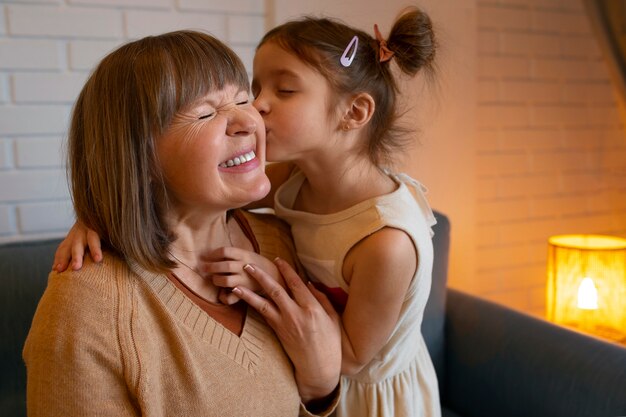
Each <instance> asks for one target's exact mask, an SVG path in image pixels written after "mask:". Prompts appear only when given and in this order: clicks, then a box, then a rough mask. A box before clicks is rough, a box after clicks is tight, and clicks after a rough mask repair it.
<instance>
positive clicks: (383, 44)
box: [374, 24, 394, 62]
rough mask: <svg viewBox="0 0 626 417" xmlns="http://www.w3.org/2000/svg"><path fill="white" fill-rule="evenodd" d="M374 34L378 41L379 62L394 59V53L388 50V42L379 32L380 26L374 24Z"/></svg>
mask: <svg viewBox="0 0 626 417" xmlns="http://www.w3.org/2000/svg"><path fill="white" fill-rule="evenodd" d="M374 34H375V35H376V40H377V41H378V62H387V61H389V60H390V59H391V58H393V55H394V52H393V51H392V50H391V49H389V48H387V41H386V40H384V39H383V35H381V34H380V30H378V25H377V24H374Z"/></svg>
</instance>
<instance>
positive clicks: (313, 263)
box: [274, 172, 441, 417]
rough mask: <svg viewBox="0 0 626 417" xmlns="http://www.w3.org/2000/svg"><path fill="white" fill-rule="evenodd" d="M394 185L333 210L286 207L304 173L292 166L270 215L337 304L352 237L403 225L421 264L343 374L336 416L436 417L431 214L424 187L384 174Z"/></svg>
mask: <svg viewBox="0 0 626 417" xmlns="http://www.w3.org/2000/svg"><path fill="white" fill-rule="evenodd" d="M389 176H390V177H391V178H392V179H393V180H394V181H395V182H396V183H397V184H398V187H397V189H396V190H395V191H393V192H391V193H390V194H386V195H383V196H380V197H376V198H373V199H370V200H367V201H363V202H361V203H359V204H357V205H355V206H353V207H350V208H348V209H346V210H343V211H341V212H338V213H332V214H325V215H319V214H311V213H306V212H302V211H296V210H292V209H291V207H293V205H294V202H295V200H296V197H297V195H298V192H299V190H300V188H301V186H302V184H303V182H304V180H305V177H304V175H303V174H302V172H296V173H295V174H294V175H293V176H292V177H291V178H290V179H289V180H288V181H287V182H285V183H284V184H283V185H282V186H281V187H280V188H279V189H278V190H277V192H276V196H275V203H274V208H275V211H276V214H277V215H278V216H279V217H280V218H282V219H283V220H285V221H286V222H287V223H289V224H290V225H291V232H292V234H293V238H294V241H295V245H296V251H297V254H298V258H299V259H300V261H301V262H302V264H303V265H304V267H305V269H306V270H307V273H308V274H309V278H310V279H311V280H312V281H314V282H316V285H320V284H321V287H323V289H324V290H325V292H326V293H327V294H328V295H329V297H330V298H331V301H333V304H335V305H336V307H338V308H339V309H340V310H341V307H342V304H344V305H345V299H346V298H347V294H349V292H350V287H349V285H348V284H347V283H346V282H345V281H344V279H343V277H342V266H343V261H344V258H345V256H346V254H347V253H348V251H349V250H350V248H352V247H353V246H354V245H355V244H356V243H357V242H359V241H360V240H362V239H363V238H365V237H366V236H368V235H370V234H372V233H374V232H376V231H377V230H380V229H381V228H383V227H392V228H396V229H400V230H403V231H405V232H406V233H407V234H408V235H409V236H410V237H411V239H412V240H413V243H414V245H415V247H416V248H417V251H418V254H419V258H418V259H419V266H418V268H417V271H416V273H415V276H414V277H413V280H412V281H411V284H410V286H409V289H408V291H407V294H406V297H405V300H404V302H403V305H402V309H401V312H400V317H399V319H398V323H397V324H396V327H395V328H394V330H393V332H392V334H391V336H390V338H389V340H388V342H387V343H386V344H385V345H384V347H383V348H382V349H381V351H380V352H379V353H378V354H377V355H376V356H375V357H374V359H373V360H372V361H371V362H370V363H369V364H367V365H366V366H365V367H364V368H363V369H362V370H361V371H360V372H359V373H358V374H357V375H355V376H352V377H345V376H344V377H342V379H343V381H342V383H343V384H342V385H343V388H342V389H343V391H342V397H341V400H340V404H339V407H338V408H337V416H338V417H374V416H376V417H419V416H428V417H439V416H441V409H440V405H439V390H438V386H437V376H436V374H435V369H434V367H433V364H432V361H431V358H430V355H429V354H428V350H427V348H426V344H425V342H424V338H423V337H422V333H421V323H422V317H423V313H424V307H425V305H426V301H427V299H428V295H429V293H430V286H431V275H432V264H433V247H432V241H431V238H432V233H433V232H432V229H431V226H433V225H434V224H435V223H436V221H435V217H434V215H433V213H432V211H431V209H430V207H429V205H428V202H427V200H426V198H425V196H424V192H425V188H424V187H423V186H422V185H421V184H419V183H418V182H417V181H415V180H413V179H412V178H410V177H409V176H407V175H404V174H389Z"/></svg>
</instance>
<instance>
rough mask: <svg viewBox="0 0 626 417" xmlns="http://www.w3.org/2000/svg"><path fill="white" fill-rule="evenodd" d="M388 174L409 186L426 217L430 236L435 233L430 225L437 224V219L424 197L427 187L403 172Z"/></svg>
mask: <svg viewBox="0 0 626 417" xmlns="http://www.w3.org/2000/svg"><path fill="white" fill-rule="evenodd" d="M387 174H388V175H390V176H391V177H393V178H395V179H396V181H398V182H400V183H404V184H406V185H407V186H409V187H410V188H412V189H413V196H414V197H415V201H417V204H418V205H419V207H420V210H421V211H422V214H423V215H424V218H425V219H426V224H427V225H428V227H429V228H430V237H433V236H434V235H435V232H434V231H433V229H432V227H433V226H434V225H435V224H437V219H436V218H435V215H434V214H433V210H432V209H431V208H430V204H428V199H427V198H426V194H427V193H428V188H426V187H425V186H424V185H423V184H422V183H420V182H419V181H417V180H416V179H414V178H413V177H411V176H409V175H407V174H404V173H398V174H396V173H391V172H387Z"/></svg>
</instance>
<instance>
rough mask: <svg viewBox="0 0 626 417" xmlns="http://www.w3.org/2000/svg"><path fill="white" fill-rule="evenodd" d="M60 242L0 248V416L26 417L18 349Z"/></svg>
mask: <svg viewBox="0 0 626 417" xmlns="http://www.w3.org/2000/svg"><path fill="white" fill-rule="evenodd" d="M59 242H60V240H58V239H57V240H46V241H34V242H20V243H9V244H3V245H0V309H1V310H0V341H1V342H0V387H1V388H0V410H1V412H0V414H2V415H6V416H16V417H20V416H25V415H26V369H25V367H24V362H23V361H22V348H23V346H24V341H25V340H26V335H27V334H28V331H29V329H30V325H31V323H32V320H33V316H34V314H35V309H36V308H37V303H39V299H40V298H41V296H42V294H43V292H44V290H45V289H46V285H47V282H48V274H49V272H50V270H51V269H52V261H53V259H54V252H55V250H56V247H57V246H58V245H59Z"/></svg>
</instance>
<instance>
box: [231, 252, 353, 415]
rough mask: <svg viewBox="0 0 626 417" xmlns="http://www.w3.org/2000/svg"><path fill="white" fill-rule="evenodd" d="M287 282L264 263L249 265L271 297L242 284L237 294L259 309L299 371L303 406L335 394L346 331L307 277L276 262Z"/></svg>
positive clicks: (248, 269) (284, 263) (296, 375)
mask: <svg viewBox="0 0 626 417" xmlns="http://www.w3.org/2000/svg"><path fill="white" fill-rule="evenodd" d="M274 262H275V264H276V266H277V267H278V270H279V271H280V273H281V274H282V276H283V278H284V279H285V283H286V288H283V287H282V286H281V285H280V284H279V283H277V282H276V281H275V280H274V279H273V278H272V277H271V276H270V275H269V274H267V273H266V272H264V271H263V270H262V269H261V268H260V266H259V265H250V264H248V265H246V266H245V267H244V269H245V271H246V272H247V273H248V274H250V276H251V277H252V278H254V279H255V280H256V281H257V282H258V283H259V285H260V286H261V288H262V289H263V290H264V291H265V293H266V294H267V298H263V297H261V296H260V295H258V294H256V293H255V292H254V291H251V290H250V289H249V288H246V287H243V286H236V287H234V288H233V290H232V292H233V294H235V295H237V296H238V297H239V298H241V299H242V300H244V301H245V302H247V303H248V304H249V305H250V306H252V307H253V308H254V309H255V310H257V311H258V312H259V313H260V314H261V315H262V316H263V317H264V318H265V320H266V322H267V323H268V324H269V325H270V326H271V327H272V329H274V332H275V333H276V335H277V336H278V339H279V340H280V342H281V343H282V345H283V348H284V349H285V352H287V355H288V356H289V358H290V359H291V362H292V363H293V364H294V368H295V378H296V383H297V384H298V390H299V392H300V397H301V398H302V402H303V403H305V404H306V403H308V402H312V401H315V400H318V399H321V398H325V397H327V396H328V395H330V394H331V393H332V392H333V391H334V389H335V388H336V387H337V384H338V383H339V376H340V372H341V330H340V325H339V322H340V320H339V315H338V314H337V313H336V312H335V310H334V309H333V307H332V305H331V304H330V302H329V301H328V299H327V298H326V296H325V295H324V294H323V293H321V292H319V291H318V290H316V289H315V288H314V287H313V285H312V284H310V283H309V284H308V285H306V284H304V282H303V281H302V279H301V278H300V277H299V276H298V274H296V272H295V271H294V270H293V269H292V268H291V267H290V266H289V264H288V263H287V262H285V261H283V260H281V259H276V260H275V261H274Z"/></svg>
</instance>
